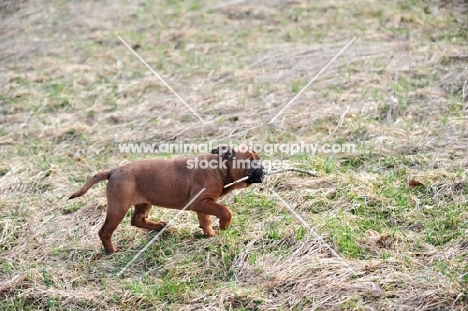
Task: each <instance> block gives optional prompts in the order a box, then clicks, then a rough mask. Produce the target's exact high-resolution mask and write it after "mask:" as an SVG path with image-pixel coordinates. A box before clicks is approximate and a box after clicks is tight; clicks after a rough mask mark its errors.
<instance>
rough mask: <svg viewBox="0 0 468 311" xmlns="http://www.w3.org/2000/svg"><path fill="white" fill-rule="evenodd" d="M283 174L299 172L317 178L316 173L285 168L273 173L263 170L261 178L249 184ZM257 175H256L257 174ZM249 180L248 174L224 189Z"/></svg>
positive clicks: (258, 177)
mask: <svg viewBox="0 0 468 311" xmlns="http://www.w3.org/2000/svg"><path fill="white" fill-rule="evenodd" d="M256 172H257V171H254V172H253V174H256ZM284 172H299V173H303V174H307V175H309V176H312V177H317V176H318V175H317V172H314V171H309V170H301V169H298V168H286V169H282V170H275V171H271V172H268V171H266V170H263V172H262V173H261V176H255V177H254V178H255V179H254V180H256V181H252V182H251V183H261V182H263V180H264V179H265V176H266V175H273V174H279V173H284ZM257 175H258V174H257ZM250 178H252V176H250V175H249V174H248V173H247V176H244V177H242V178H241V179H238V180H236V181H234V182H232V183H230V184H227V185H225V186H224V188H228V187H231V186H233V185H235V184H238V183H240V182H243V181H246V180H249V179H250ZM258 179H261V181H258Z"/></svg>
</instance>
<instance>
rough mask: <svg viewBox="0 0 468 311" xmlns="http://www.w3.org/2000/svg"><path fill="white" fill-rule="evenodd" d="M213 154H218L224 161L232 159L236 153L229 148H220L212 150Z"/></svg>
mask: <svg viewBox="0 0 468 311" xmlns="http://www.w3.org/2000/svg"><path fill="white" fill-rule="evenodd" d="M211 153H212V154H218V155H219V156H220V157H221V158H223V159H232V158H233V157H234V156H235V155H236V152H235V151H234V149H232V148H231V147H229V146H219V147H217V148H214V149H213V150H211Z"/></svg>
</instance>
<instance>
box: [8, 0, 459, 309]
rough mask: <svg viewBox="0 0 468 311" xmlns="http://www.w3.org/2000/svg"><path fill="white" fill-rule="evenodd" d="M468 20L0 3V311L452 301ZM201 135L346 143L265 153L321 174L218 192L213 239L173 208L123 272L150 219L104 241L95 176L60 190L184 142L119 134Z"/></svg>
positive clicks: (414, 6)
mask: <svg viewBox="0 0 468 311" xmlns="http://www.w3.org/2000/svg"><path fill="white" fill-rule="evenodd" d="M467 27H468V3H467V2H466V1H449V0H447V1H438V0H434V1H356V0H350V1H327V2H323V3H322V2H321V1H310V2H308V1H301V0H291V1H286V0H271V1H262V0H255V1H227V2H226V1H224V2H223V1H214V0H208V1H196V0H189V1H123V0H119V1H89V0H82V1H64V0H50V1H39V0H29V1H20V0H17V1H13V0H9V1H6V2H4V3H3V4H2V5H0V38H1V40H0V69H1V74H0V124H1V126H0V258H1V260H0V297H1V299H0V309H1V310H81V309H82V310H92V309H99V310H118V309H120V310H145V309H151V310H153V309H156V310H202V309H203V310H310V309H314V310H468V263H467V261H468V255H467V253H468V180H467V178H468V174H467V168H468V45H467V42H468V28H467ZM119 36H121V37H122V39H124V40H125V41H126V42H128V44H129V45H130V46H131V47H132V48H133V49H134V50H135V51H136V52H137V53H138V54H139V55H141V57H142V58H143V59H144V60H145V61H147V63H148V64H149V65H150V66H151V67H152V68H153V69H154V70H155V71H156V72H157V73H158V74H159V75H161V77H162V78H163V79H164V80H165V81H167V83H168V84H169V85H170V86H171V87H172V88H173V89H174V90H175V91H176V92H177V93H178V94H179V95H180V96H181V97H182V98H183V99H184V100H185V101H186V102H187V103H188V104H189V105H190V106H191V107H193V109H194V110H195V111H196V112H198V113H199V115H200V116H201V117H202V118H203V120H204V121H205V122H206V124H203V123H201V122H200V120H199V119H198V118H197V117H196V116H195V115H193V114H192V112H191V111H190V110H189V109H187V107H186V106H185V105H184V104H183V103H182V102H181V101H180V100H179V99H177V97H175V96H174V94H173V93H172V92H171V91H170V90H168V89H167V88H166V87H165V86H164V85H163V84H162V83H161V82H160V81H159V80H158V79H157V78H156V77H155V76H154V75H153V73H151V71H150V70H148V68H146V67H145V65H143V64H142V62H140V60H138V58H137V57H135V55H133V54H132V52H131V51H130V50H129V49H128V48H127V47H126V46H125V45H124V44H123V43H122V42H121V41H120V40H119V39H118V37H119ZM354 37H356V40H355V41H354V42H353V43H352V44H351V46H350V47H349V48H348V49H347V50H346V51H345V52H344V53H343V54H342V55H341V56H340V57H339V58H338V59H337V60H336V61H335V62H333V63H332V64H331V66H330V67H329V68H328V69H327V70H326V71H325V72H324V73H323V74H322V75H321V76H320V77H318V78H317V79H316V81H314V83H312V84H311V85H310V87H308V88H307V89H306V90H305V91H304V92H303V93H302V94H301V96H299V97H298V99H297V100H295V101H294V103H293V104H292V105H291V106H290V107H289V108H288V109H286V110H285V111H284V113H282V114H281V115H280V116H279V117H278V118H277V119H276V120H275V122H273V123H272V124H268V122H269V121H270V120H271V119H272V118H273V117H274V116H275V115H276V114H277V113H278V112H279V111H280V110H281V109H282V108H283V107H284V106H285V105H286V104H287V103H288V102H289V101H290V100H291V99H292V98H293V97H294V96H295V95H297V94H298V93H299V92H300V91H301V90H302V88H303V87H304V86H305V85H306V84H307V83H308V82H309V81H310V80H311V79H312V78H313V77H314V76H315V75H316V74H317V73H318V72H319V71H320V70H321V69H322V68H323V67H324V66H325V65H326V64H327V63H328V62H329V61H330V60H331V59H332V58H333V57H334V56H335V55H336V54H337V53H338V52H339V51H340V50H341V49H342V48H343V47H344V46H345V45H346V44H347V43H348V42H349V41H350V40H351V39H352V38H354ZM207 141H212V142H216V143H217V142H229V141H231V142H233V143H234V144H238V143H241V142H248V141H250V142H255V143H257V144H266V143H278V144H279V143H299V142H301V141H303V142H308V143H353V144H356V145H358V146H359V148H358V150H359V152H358V153H346V152H343V153H336V154H325V153H318V154H304V153H301V154H295V155H291V154H285V153H280V152H278V153H276V154H274V155H271V156H269V157H266V158H267V159H270V160H272V159H280V160H288V161H289V163H290V164H291V165H292V166H294V167H297V168H302V169H309V170H315V171H317V173H318V175H319V176H318V177H314V178H310V177H308V176H303V175H301V174H296V173H284V174H278V175H273V176H271V177H268V178H267V180H266V182H265V183H264V184H260V185H254V186H252V187H251V188H249V189H246V190H242V191H238V192H235V193H232V194H230V195H229V196H227V197H225V198H223V199H221V202H222V203H223V204H225V205H227V206H228V207H230V208H231V210H232V211H233V213H234V218H233V224H232V227H231V228H230V229H229V230H227V231H224V232H221V233H220V234H219V235H218V236H216V237H214V238H209V239H208V238H204V237H203V236H202V234H201V230H200V229H199V228H198V222H197V219H196V215H195V214H194V213H191V212H186V213H183V214H182V216H181V217H180V218H179V219H177V221H176V222H175V224H174V225H173V226H172V227H171V229H169V230H168V231H167V232H165V233H164V234H163V235H162V236H161V237H160V238H159V239H158V240H156V241H155V243H153V244H152V245H151V246H150V247H149V248H148V249H147V250H146V251H145V252H144V253H143V254H142V255H141V257H139V258H138V259H137V260H136V261H135V262H134V263H133V264H132V265H131V266H130V267H129V268H128V269H127V270H126V271H125V272H124V273H123V274H122V275H121V276H117V274H118V272H119V271H120V270H121V269H122V268H123V267H125V266H126V264H127V263H128V262H129V261H130V260H131V259H132V257H133V256H134V255H136V254H137V253H138V252H139V251H140V250H141V249H142V248H143V247H144V246H145V245H146V244H147V243H148V242H149V241H150V240H151V239H152V238H153V237H154V236H155V233H154V232H147V231H145V230H142V229H137V228H135V227H132V226H131V225H130V215H131V213H130V212H129V214H128V215H127V216H126V217H125V219H124V221H123V222H122V224H121V225H120V226H119V227H118V229H117V230H116V232H115V234H114V238H113V241H114V242H115V243H116V244H117V245H118V246H120V247H121V248H122V249H123V250H124V251H122V252H120V253H117V254H115V255H106V254H104V253H103V249H102V246H101V242H100V240H99V237H98V235H97V231H98V230H99V228H100V226H101V225H102V223H103V217H104V215H105V211H106V199H105V191H104V189H105V182H103V183H101V184H98V185H96V186H95V187H94V188H92V189H91V190H90V191H89V192H88V193H87V195H86V196H84V197H82V198H80V199H76V200H73V201H68V200H67V198H68V197H69V196H70V194H71V193H73V192H74V191H75V190H77V189H78V188H79V187H81V185H82V184H83V183H84V182H85V181H86V180H87V178H89V177H90V176H92V175H93V174H95V173H96V172H99V171H102V170H104V169H108V168H115V167H117V166H119V165H123V164H126V163H129V162H131V161H134V160H137V159H142V158H156V157H161V158H172V157H177V156H180V154H172V153H155V154H142V153H123V152H120V150H119V148H118V144H119V143H128V142H134V143H140V142H148V143H156V144H164V143H171V142H172V143H174V142H175V143H182V142H185V143H199V142H207ZM264 158H265V157H264ZM419 183H420V184H421V185H418V184H419ZM411 184H416V186H411ZM275 192H276V193H277V194H278V195H279V197H280V198H281V200H283V201H284V203H286V204H287V205H288V206H289V207H290V208H292V209H294V210H295V212H296V213H297V214H298V215H300V216H301V217H302V218H303V219H304V221H305V222H306V223H307V224H308V225H305V224H304V223H303V222H302V221H301V220H300V219H298V218H297V217H296V216H295V215H294V214H293V213H292V212H291V211H290V210H289V209H288V207H287V206H286V205H285V204H284V203H283V202H282V201H281V200H280V199H279V198H278V197H277V196H276V195H275ZM175 214H176V211H171V210H166V209H159V208H156V207H155V208H153V210H152V212H151V214H150V217H151V218H152V219H161V220H166V221H167V220H170V219H172V218H173V217H174V216H175ZM309 226H310V227H309Z"/></svg>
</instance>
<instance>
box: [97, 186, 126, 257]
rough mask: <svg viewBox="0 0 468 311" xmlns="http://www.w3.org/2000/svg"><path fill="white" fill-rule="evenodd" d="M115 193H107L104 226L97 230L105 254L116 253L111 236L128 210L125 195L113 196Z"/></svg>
mask: <svg viewBox="0 0 468 311" xmlns="http://www.w3.org/2000/svg"><path fill="white" fill-rule="evenodd" d="M115 193H117V191H109V186H108V191H107V215H106V220H105V221H104V224H103V225H102V227H101V229H100V230H99V237H100V238H101V242H102V245H103V246H104V249H105V250H106V252H107V253H116V252H118V251H119V250H118V249H117V248H116V247H115V246H114V245H113V244H112V240H111V238H112V234H113V233H114V231H115V229H116V228H117V226H118V225H119V224H120V223H121V222H122V219H123V218H124V217H125V214H127V211H128V209H129V208H130V202H129V201H128V200H126V199H125V195H114V194H115Z"/></svg>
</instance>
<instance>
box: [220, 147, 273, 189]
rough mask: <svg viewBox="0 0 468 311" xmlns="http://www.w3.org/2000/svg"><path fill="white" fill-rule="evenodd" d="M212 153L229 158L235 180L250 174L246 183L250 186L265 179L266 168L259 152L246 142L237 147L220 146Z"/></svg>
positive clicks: (225, 158)
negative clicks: (250, 147)
mask: <svg viewBox="0 0 468 311" xmlns="http://www.w3.org/2000/svg"><path fill="white" fill-rule="evenodd" d="M211 153H212V154H218V155H219V157H220V158H222V159H224V160H228V162H229V167H230V172H231V175H232V177H233V178H234V179H235V180H238V179H241V178H242V177H245V176H248V177H249V179H247V180H246V181H245V182H244V183H246V184H247V185H245V186H248V185H249V184H252V183H261V182H263V180H264V179H265V169H264V167H263V165H262V164H261V161H260V157H259V156H258V154H257V153H256V152H255V151H253V150H250V149H249V147H248V146H247V145H246V144H241V145H239V146H237V147H236V148H232V147H230V146H219V147H218V148H215V149H213V150H211Z"/></svg>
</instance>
